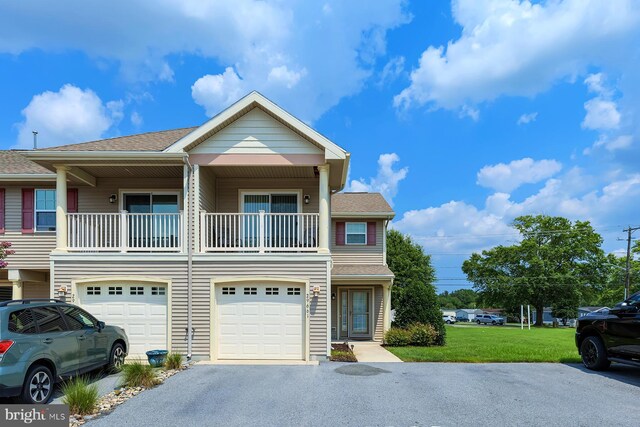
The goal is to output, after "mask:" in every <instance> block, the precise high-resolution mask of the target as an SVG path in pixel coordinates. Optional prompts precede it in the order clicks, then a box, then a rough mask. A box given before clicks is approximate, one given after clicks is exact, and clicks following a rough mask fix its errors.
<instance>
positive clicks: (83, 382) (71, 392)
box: [62, 377, 99, 415]
mask: <svg viewBox="0 0 640 427" xmlns="http://www.w3.org/2000/svg"><path fill="white" fill-rule="evenodd" d="M62 393H64V397H63V398H62V402H63V403H64V404H66V405H69V412H70V413H72V414H80V415H87V414H92V413H93V412H94V411H95V408H96V404H97V403H98V397H99V396H98V386H97V385H96V384H91V383H90V382H89V380H88V379H87V378H85V377H76V378H73V379H71V380H69V381H67V382H65V383H63V384H62Z"/></svg>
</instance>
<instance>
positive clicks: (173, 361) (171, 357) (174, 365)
mask: <svg viewBox="0 0 640 427" xmlns="http://www.w3.org/2000/svg"><path fill="white" fill-rule="evenodd" d="M164 368H165V369H167V370H172V369H175V370H178V369H182V355H181V354H180V353H169V354H168V355H167V358H166V359H165V361H164Z"/></svg>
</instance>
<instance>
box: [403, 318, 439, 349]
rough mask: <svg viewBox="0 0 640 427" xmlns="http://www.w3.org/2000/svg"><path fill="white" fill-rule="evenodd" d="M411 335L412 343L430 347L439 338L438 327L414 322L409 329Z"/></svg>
mask: <svg viewBox="0 0 640 427" xmlns="http://www.w3.org/2000/svg"><path fill="white" fill-rule="evenodd" d="M407 330H408V332H409V335H410V336H411V345H416V346H421V347H428V346H432V345H433V344H434V343H435V342H436V341H437V338H438V332H437V331H436V328H434V327H433V326H431V325H425V324H422V323H414V324H413V325H411V326H409V328H408V329H407Z"/></svg>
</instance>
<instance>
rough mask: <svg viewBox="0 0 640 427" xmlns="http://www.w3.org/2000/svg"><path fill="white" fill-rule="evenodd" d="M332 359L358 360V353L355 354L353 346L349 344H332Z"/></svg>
mask: <svg viewBox="0 0 640 427" xmlns="http://www.w3.org/2000/svg"><path fill="white" fill-rule="evenodd" d="M331 361H332V362H357V361H358V359H356V355H355V354H353V351H351V348H350V347H349V346H348V345H347V344H332V345H331Z"/></svg>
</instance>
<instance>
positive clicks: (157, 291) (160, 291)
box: [151, 286, 166, 295]
mask: <svg viewBox="0 0 640 427" xmlns="http://www.w3.org/2000/svg"><path fill="white" fill-rule="evenodd" d="M165 294H166V288H165V287H164V286H152V287H151V295H165Z"/></svg>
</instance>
